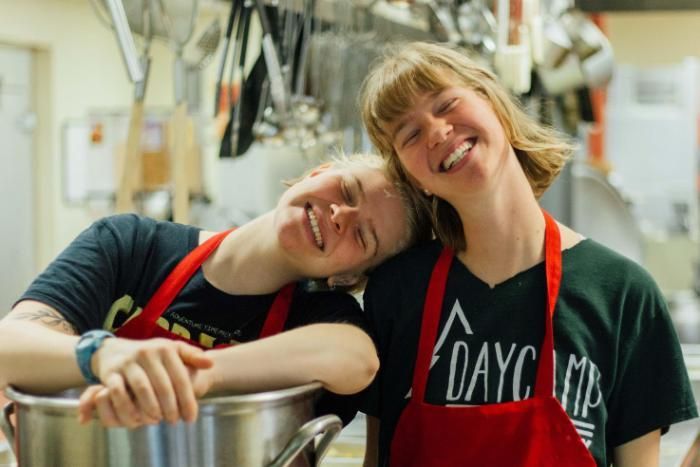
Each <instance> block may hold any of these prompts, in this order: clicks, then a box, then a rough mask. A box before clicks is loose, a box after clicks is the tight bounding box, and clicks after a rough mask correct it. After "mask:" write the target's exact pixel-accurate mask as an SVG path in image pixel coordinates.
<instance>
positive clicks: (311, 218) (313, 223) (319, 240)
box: [306, 207, 323, 249]
mask: <svg viewBox="0 0 700 467" xmlns="http://www.w3.org/2000/svg"><path fill="white" fill-rule="evenodd" d="M306 215H307V216H309V223H310V224H311V230H312V231H313V233H314V240H316V245H317V246H318V247H319V248H320V249H323V237H322V236H321V229H320V228H319V227H318V219H317V218H316V214H315V213H314V211H313V210H312V209H311V208H310V207H307V208H306Z"/></svg>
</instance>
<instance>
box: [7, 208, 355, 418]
mask: <svg viewBox="0 0 700 467" xmlns="http://www.w3.org/2000/svg"><path fill="white" fill-rule="evenodd" d="M199 232H200V229H198V228H195V227H191V226H186V225H181V224H175V223H172V222H158V221H155V220H153V219H149V218H146V217H141V216H136V215H133V214H124V215H118V216H111V217H106V218H104V219H101V220H99V221H97V222H95V223H94V224H93V225H92V226H90V227H89V228H88V229H86V230H85V231H83V232H82V233H81V234H80V235H79V236H78V237H77V238H76V239H75V240H73V242H71V244H70V245H69V246H68V247H67V248H66V249H65V250H64V251H63V252H61V254H60V255H59V256H58V257H57V258H56V259H55V260H54V261H53V262H52V263H51V264H50V265H49V266H48V267H47V268H46V270H45V271H44V272H42V273H41V274H40V275H39V276H38V277H37V278H36V279H35V280H34V281H33V282H32V284H31V285H30V286H29V288H28V289H27V291H26V292H25V293H24V294H23V295H22V297H21V298H20V300H37V301H40V302H43V303H46V304H47V305H50V306H52V307H53V308H55V309H56V310H58V311H59V312H60V313H61V314H62V315H63V316H64V317H65V318H66V319H67V320H68V321H70V323H71V324H73V326H74V327H75V329H76V330H77V331H78V332H79V333H83V332H85V331H88V330H90V329H108V330H111V331H114V330H117V329H119V328H120V327H121V326H122V325H123V324H124V323H125V322H126V320H127V319H129V318H131V317H132V316H133V315H135V314H136V313H140V312H141V311H142V309H143V308H144V307H145V306H146V304H147V303H148V300H149V299H150V298H151V297H152V296H153V294H154V293H155V291H156V290H157V288H158V287H159V286H160V284H161V283H162V282H163V281H164V280H165V278H166V277H167V276H168V274H169V273H170V272H171V270H172V269H173V268H174V267H175V266H176V265H177V264H178V263H179V262H180V261H181V260H182V259H183V258H184V257H185V256H186V255H187V254H188V253H189V252H190V251H192V250H193V249H194V248H195V247H197V245H198V244H199ZM276 295H277V294H275V293H273V294H264V295H230V294H227V293H225V292H223V291H221V290H219V289H217V288H216V287H214V286H213V285H211V284H210V283H209V282H208V281H207V280H206V278H205V277H204V274H203V273H202V269H201V268H199V269H198V270H197V272H196V273H195V274H194V275H193V276H192V278H191V279H190V280H189V281H188V282H187V284H186V285H185V286H184V287H183V289H182V290H181V291H180V293H179V295H178V296H177V297H176V298H175V300H173V302H172V303H171V304H170V306H169V307H168V309H167V310H166V311H165V312H164V314H163V316H162V317H161V318H160V319H159V320H158V324H159V325H160V326H162V327H164V328H166V329H168V330H170V331H171V332H173V333H175V334H179V335H181V336H184V337H187V338H188V339H191V340H193V341H195V342H198V343H199V344H201V345H202V346H203V347H209V348H211V347H214V346H216V345H219V344H236V343H244V342H249V341H252V340H255V339H257V338H258V336H259V334H260V331H261V329H262V327H263V323H264V322H265V319H266V318H267V313H268V310H269V309H270V306H271V305H272V302H273V301H274V299H275V296H276ZM312 323H348V324H353V325H356V326H358V327H360V328H362V329H365V328H366V327H367V324H366V321H365V318H364V315H363V313H362V310H361V309H360V306H359V304H358V303H357V301H356V300H355V299H354V298H353V297H352V296H351V295H349V294H346V293H342V292H333V291H322V292H310V291H309V290H307V288H305V287H304V286H303V284H299V285H298V286H297V287H296V289H295V291H294V296H293V299H292V303H291V305H290V309H289V315H288V317H287V321H286V323H285V330H289V329H293V328H297V327H300V326H305V325H308V324H312ZM317 408H318V409H319V412H320V413H336V414H338V415H339V416H340V417H341V418H342V419H343V422H344V423H349V421H350V420H352V418H353V417H354V416H355V412H356V411H357V400H356V398H355V397H351V396H338V395H335V394H331V393H326V394H325V395H324V396H323V397H322V398H321V400H320V401H319V403H318V405H317Z"/></svg>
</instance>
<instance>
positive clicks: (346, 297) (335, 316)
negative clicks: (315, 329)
mask: <svg viewBox="0 0 700 467" xmlns="http://www.w3.org/2000/svg"><path fill="white" fill-rule="evenodd" d="M313 323H345V324H352V325H355V326H357V327H359V328H361V329H362V330H364V331H365V332H368V330H367V320H366V319H365V317H364V314H363V313H362V308H360V304H359V303H357V300H355V298H354V297H353V296H352V295H350V294H348V293H345V292H334V291H319V292H308V291H306V290H304V288H303V287H302V285H301V284H299V285H297V288H296V290H295V292H294V300H293V302H292V309H291V311H290V316H289V322H288V325H287V329H293V328H295V327H299V326H305V325H307V324H313Z"/></svg>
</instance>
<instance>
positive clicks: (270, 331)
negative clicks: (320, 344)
mask: <svg viewBox="0 0 700 467" xmlns="http://www.w3.org/2000/svg"><path fill="white" fill-rule="evenodd" d="M230 232H231V230H228V231H225V232H221V233H218V234H216V235H214V236H213V237H211V238H209V239H208V240H207V241H205V242H204V243H202V244H201V245H199V246H198V247H197V248H195V249H194V250H192V251H191V252H190V253H189V254H188V255H187V256H185V257H184V258H183V259H182V261H180V262H179V263H178V264H177V266H175V268H174V269H173V270H172V271H171V272H170V274H169V275H168V277H167V278H166V279H165V281H163V283H162V284H160V287H158V290H156V293H155V294H153V296H152V297H151V299H150V300H149V301H148V303H147V304H146V307H145V308H144V309H143V311H142V312H141V313H140V314H139V315H137V316H135V317H133V318H132V319H130V320H129V321H127V322H126V324H124V326H122V327H121V328H119V329H117V331H116V332H115V334H116V335H117V336H119V337H126V338H128V339H149V338H152V337H165V338H167V339H172V340H179V341H185V342H187V343H189V344H192V345H195V346H197V347H200V348H202V349H204V350H208V349H207V348H206V347H204V346H202V345H201V344H200V343H199V342H195V341H192V340H190V339H187V338H186V337H182V336H180V335H178V334H174V333H172V332H170V331H168V330H167V329H163V328H162V327H161V326H159V325H158V324H157V321H158V318H160V316H161V315H162V314H163V313H164V312H165V310H166V309H167V308H168V306H170V304H171V303H172V301H173V300H174V299H175V297H177V295H178V294H179V293H180V291H181V290H182V288H183V287H184V286H185V284H187V282H188V281H189V280H190V278H191V277H192V276H193V275H194V273H195V272H197V269H199V267H200V266H201V265H202V263H204V261H206V259H207V258H208V257H209V255H211V254H212V253H213V252H214V250H216V249H217V248H218V246H219V245H220V244H221V242H222V241H223V240H224V238H226V235H228V234H229V233H230ZM294 287H295V284H294V283H291V284H288V285H286V286H284V287H283V288H282V289H281V290H280V291H279V292H278V293H277V296H276V297H275V300H274V302H272V306H271V307H270V310H269V311H268V313H267V318H265V324H264V325H263V328H262V331H261V332H260V336H259V338H263V337H268V336H272V335H274V334H278V333H280V332H282V330H283V329H284V324H285V322H286V321H287V315H288V314H289V307H290V305H291V303H292V296H293V295H294ZM228 346H229V344H220V345H217V346H216V347H217V348H221V347H228Z"/></svg>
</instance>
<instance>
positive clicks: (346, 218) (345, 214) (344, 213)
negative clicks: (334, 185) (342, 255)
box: [330, 203, 358, 233]
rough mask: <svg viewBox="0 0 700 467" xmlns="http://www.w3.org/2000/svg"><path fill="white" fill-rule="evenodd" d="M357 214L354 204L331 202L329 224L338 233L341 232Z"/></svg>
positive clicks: (351, 222)
mask: <svg viewBox="0 0 700 467" xmlns="http://www.w3.org/2000/svg"><path fill="white" fill-rule="evenodd" d="M357 216H358V209H357V207H356V206H348V205H347V204H342V205H339V204H335V203H333V204H331V216H330V218H331V224H332V225H333V228H334V229H335V230H336V232H338V233H343V232H344V231H345V230H346V229H347V228H348V226H350V225H352V224H353V223H354V222H355V221H356V220H357Z"/></svg>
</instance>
